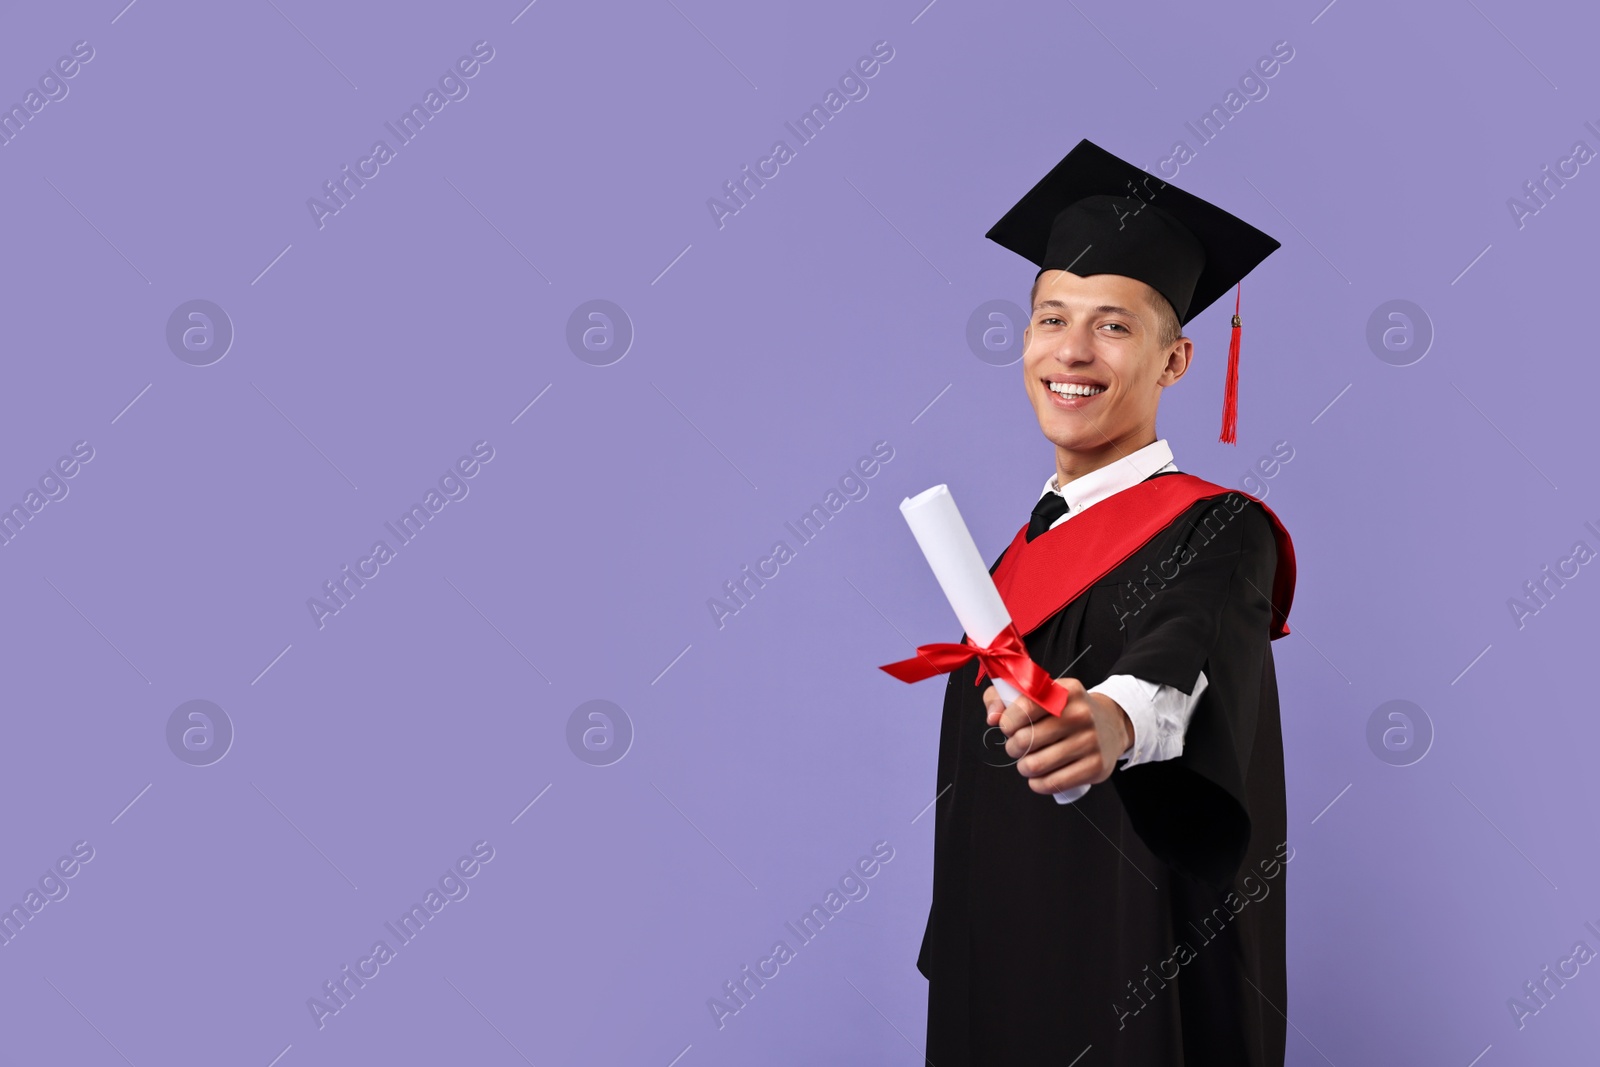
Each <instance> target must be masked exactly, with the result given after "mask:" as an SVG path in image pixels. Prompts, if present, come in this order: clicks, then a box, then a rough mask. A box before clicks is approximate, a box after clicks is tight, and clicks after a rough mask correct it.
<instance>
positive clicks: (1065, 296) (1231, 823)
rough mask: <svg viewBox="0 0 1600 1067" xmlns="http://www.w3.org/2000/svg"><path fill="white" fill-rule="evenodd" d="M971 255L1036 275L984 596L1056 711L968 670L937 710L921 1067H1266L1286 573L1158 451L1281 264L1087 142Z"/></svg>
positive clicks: (1279, 1055)
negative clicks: (1060, 704)
mask: <svg viewBox="0 0 1600 1067" xmlns="http://www.w3.org/2000/svg"><path fill="white" fill-rule="evenodd" d="M988 236H989V237H990V238H991V239H993V240H995V241H997V242H998V243H1000V244H1001V245H1003V246H1005V247H1007V248H1009V249H1012V250H1013V251H1016V252H1018V253H1019V254H1021V255H1023V256H1024V257H1025V258H1027V259H1028V260H1030V261H1031V262H1033V263H1035V264H1037V265H1038V266H1039V268H1040V270H1039V273H1038V275H1037V276H1036V278H1035V282H1034V288H1033V293H1032V299H1031V320H1030V324H1029V326H1028V328H1027V330H1026V331H1025V333H1024V334H1023V342H1024V352H1023V358H1022V370H1023V385H1024V388H1025V389H1026V391H1027V394H1028V398H1029V400H1030V401H1031V403H1032V404H1033V409H1034V412H1035V414H1036V415H1037V416H1038V419H1039V426H1040V429H1042V430H1043V431H1044V435H1045V437H1046V438H1048V439H1049V440H1050V441H1051V442H1052V443H1053V444H1054V446H1055V473H1054V474H1053V475H1052V476H1051V478H1050V479H1049V481H1048V482H1047V483H1046V484H1045V486H1044V491H1043V494H1042V496H1041V498H1040V500H1039V503H1038V505H1037V506H1036V507H1035V508H1034V510H1033V516H1032V518H1031V520H1030V521H1029V523H1028V525H1027V526H1026V527H1025V528H1023V529H1022V530H1019V531H1018V533H1017V535H1016V537H1015V538H1014V539H1013V541H1012V543H1011V545H1010V546H1009V547H1008V548H1007V549H1006V551H1005V552H1004V553H1003V554H1002V556H1001V558H1000V560H999V561H998V562H997V563H996V566H995V568H994V570H993V572H992V573H993V574H994V577H995V582H996V585H997V586H998V587H999V589H1000V592H1001V595H1002V597H1003V598H1004V600H1005V602H1006V605H1007V607H1008V608H1009V609H1010V611H1011V615H1012V618H1013V621H1014V622H1015V623H1016V624H1017V628H1018V630H1019V631H1020V632H1021V633H1022V634H1023V635H1024V641H1025V643H1026V645H1027V649H1028V652H1029V655H1030V656H1031V657H1032V658H1033V660H1034V661H1035V662H1036V663H1038V664H1039V665H1040V666H1041V667H1043V668H1044V669H1045V670H1046V671H1047V672H1049V674H1050V675H1051V677H1053V678H1055V679H1056V681H1055V683H1054V684H1055V685H1057V686H1059V687H1060V688H1061V689H1064V690H1065V691H1066V705H1065V709H1064V710H1063V712H1062V713H1061V714H1060V715H1059V716H1056V715H1053V714H1051V713H1048V712H1046V711H1045V709H1043V708H1041V707H1040V706H1039V705H1038V704H1036V703H1034V702H1033V701H1032V700H1030V699H1029V698H1028V697H1027V696H1021V697H1018V698H1017V700H1016V701H1015V702H1014V703H1012V704H1011V705H1010V706H1009V707H1007V706H1004V705H1003V703H1002V701H1001V700H1000V698H999V697H998V696H997V695H996V694H995V691H994V688H993V686H992V685H990V684H989V683H988V679H987V677H984V678H983V679H982V682H983V684H982V685H979V684H976V683H977V682H978V681H979V673H980V671H979V669H980V664H979V662H977V661H973V662H969V663H968V664H967V665H966V666H964V667H961V668H958V669H957V670H955V671H954V672H953V673H952V674H951V676H950V678H949V681H948V683H947V687H946V693H945V702H944V717H943V724H942V729H941V733H940V739H939V771H938V796H939V800H938V801H937V804H936V811H937V815H936V824H935V852H934V891H933V904H932V908H931V911H930V914H929V918H928V925H927V930H926V933H925V935H924V938H923V943H922V949H921V952H920V953H919V956H918V959H917V967H918V970H920V971H921V972H922V974H923V975H924V976H925V977H926V978H927V979H928V982H929V986H928V1046H927V1059H928V1061H929V1062H931V1063H933V1064H935V1065H936V1067H961V1065H963V1064H996V1065H1007V1067H1010V1065H1033V1064H1045V1063H1050V1064H1061V1065H1066V1064H1075V1065H1077V1067H1099V1065H1130V1067H1131V1065H1138V1067H1151V1065H1167V1064H1172V1065H1177V1064H1189V1065H1193V1064H1208V1065H1210V1064H1216V1065H1225V1067H1244V1065H1250V1067H1257V1065H1264V1064H1272V1065H1275V1067H1281V1065H1282V1063H1283V1057H1284V1034H1285V1022H1286V1017H1285V1015H1284V1013H1285V1012H1286V1011H1287V1010H1288V1003H1287V996H1286V981H1285V963H1284V882H1285V877H1284V865H1285V864H1286V863H1287V862H1288V861H1289V860H1290V859H1291V858H1292V856H1293V852H1292V850H1290V849H1289V848H1288V845H1287V842H1286V826H1285V810H1284V780H1283V750H1282V738H1281V734H1280V728H1279V720H1278V696H1277V684H1276V680H1275V676H1274V674H1273V663H1272V652H1271V649H1270V647H1269V645H1270V641H1271V640H1272V639H1273V638H1275V637H1280V636H1283V635H1284V634H1286V633H1287V632H1288V627H1287V625H1286V622H1285V620H1286V618H1287V615H1288V610H1289V603H1290V600H1291V599H1292V595H1293V586H1294V556H1293V549H1292V546H1291V544H1290V542H1289V537H1288V535H1287V533H1285V532H1284V530H1283V528H1282V526H1281V525H1280V524H1279V523H1278V520H1277V519H1276V517H1275V516H1273V515H1272V513H1271V512H1270V511H1269V510H1268V509H1267V508H1266V507H1265V505H1263V504H1261V503H1260V502H1259V501H1256V500H1254V498H1251V497H1249V496H1247V495H1246V494H1242V493H1238V492H1231V493H1230V492H1229V491H1228V490H1226V489H1224V488H1223V487H1221V486H1217V485H1213V484H1211V483H1209V482H1204V481H1201V480H1200V479H1198V478H1194V477H1192V476H1190V475H1186V474H1181V473H1178V471H1177V468H1176V466H1175V464H1174V463H1173V461H1172V453H1171V451H1170V449H1169V448H1168V446H1167V442H1166V441H1164V440H1159V439H1158V438H1157V437H1156V410H1157V406H1158V403H1159V401H1160V398H1161V393H1162V390H1164V389H1166V388H1167V387H1168V386H1171V385H1173V384H1175V383H1176V382H1178V381H1179V380H1180V379H1181V378H1182V377H1183V376H1184V373H1185V372H1186V371H1187V370H1188V369H1189V365H1190V359H1191V356H1192V355H1193V351H1194V347H1193V344H1192V342H1191V341H1190V340H1189V339H1188V338H1186V337H1183V336H1182V324H1183V323H1185V322H1187V321H1188V320H1189V319H1191V318H1192V317H1193V316H1195V315H1196V314H1198V313H1199V312H1200V311H1201V310H1203V309H1204V308H1205V307H1207V306H1208V305H1210V304H1211V303H1213V302H1214V301H1215V300H1216V299H1217V298H1218V297H1219V296H1221V295H1223V294H1224V293H1226V292H1227V290H1228V289H1230V288H1233V287H1234V286H1235V284H1236V283H1237V282H1238V280H1239V279H1240V278H1242V277H1243V276H1244V275H1245V274H1246V273H1248V272H1249V271H1250V270H1251V269H1252V268H1253V267H1254V266H1255V265H1256V264H1257V263H1259V262H1260V261H1261V260H1262V259H1265V258H1266V256H1267V255H1269V254H1270V253H1271V252H1272V251H1273V250H1274V249H1276V248H1277V247H1278V243H1277V242H1276V241H1274V240H1273V239H1272V238H1270V237H1268V236H1267V235H1266V234H1264V233H1261V232H1260V231H1259V230H1256V229H1254V228H1253V227H1251V226H1249V225H1247V224H1246V223H1244V222H1242V221H1240V220H1239V219H1237V218H1234V217H1233V216H1231V215H1229V214H1227V213H1226V212H1224V211H1222V210H1220V209H1218V208H1216V207H1214V206H1212V205H1210V204H1207V203H1205V202H1204V201H1202V200H1199V199H1198V198H1196V197H1193V196H1191V195H1189V194H1187V193H1185V192H1183V191H1182V190H1180V189H1177V188H1176V187H1174V186H1172V185H1169V184H1167V183H1164V182H1161V181H1158V180H1156V179H1154V178H1152V177H1150V176H1149V175H1147V174H1145V173H1144V172H1143V171H1141V170H1139V169H1138V168H1136V167H1133V166H1131V165H1130V164H1127V163H1125V162H1123V161H1122V160H1120V159H1117V158H1116V157H1115V156H1112V155H1110V154H1109V153H1107V152H1105V151H1104V150H1102V149H1100V148H1098V147H1097V146H1095V145H1093V144H1090V143H1089V142H1088V141H1084V142H1082V143H1081V144H1079V145H1078V146H1077V147H1076V148H1075V149H1073V151H1072V152H1071V153H1070V154H1069V155H1068V156H1067V157H1066V158H1065V159H1064V160H1062V162H1061V163H1060V164H1059V165H1057V166H1056V168H1055V169H1053V170H1052V171H1051V172H1050V174H1049V175H1048V176H1046V177H1045V179H1044V180H1042V181H1041V182H1040V183H1039V184H1038V185H1037V186H1035V188H1034V189H1033V190H1032V191H1030V192H1029V193H1028V195H1027V196H1025V197H1024V198H1023V199H1022V200H1021V201H1020V202H1019V203H1018V204H1017V205H1016V206H1015V207H1014V208H1012V209H1011V211H1010V212H1008V213H1007V214H1006V216H1005V217H1004V218H1002V219H1001V220H1000V221H999V222H998V223H996V224H995V226H994V227H993V228H992V229H991V230H990V231H989V233H988ZM1234 324H1235V329H1236V330H1237V325H1238V319H1237V317H1235V319H1234ZM1235 336H1236V337H1237V333H1236V334H1235ZM1236 353H1237V349H1236V348H1235V349H1234V351H1233V354H1232V356H1231V361H1233V362H1234V363H1235V366H1234V367H1232V368H1230V373H1229V403H1228V410H1227V414H1226V415H1225V429H1224V439H1227V440H1231V439H1232V427H1231V421H1232V413H1233V410H1234V408H1233V396H1234V388H1235V386H1234V383H1235V381H1236V359H1237V356H1236ZM1085 784H1088V785H1090V786H1091V788H1090V789H1089V791H1088V793H1087V794H1086V795H1084V796H1083V797H1082V798H1081V799H1079V800H1077V801H1076V802H1075V803H1071V804H1063V803H1057V802H1056V800H1055V798H1054V797H1053V796H1051V795H1050V794H1055V793H1061V792H1064V791H1067V790H1071V789H1073V788H1074V787H1077V786H1081V785H1085ZM1076 1057H1081V1058H1076Z"/></svg>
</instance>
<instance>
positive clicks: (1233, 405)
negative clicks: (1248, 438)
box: [1217, 282, 1244, 445]
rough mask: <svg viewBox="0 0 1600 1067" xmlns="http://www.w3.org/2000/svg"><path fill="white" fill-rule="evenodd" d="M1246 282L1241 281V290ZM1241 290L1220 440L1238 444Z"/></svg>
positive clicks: (1236, 294) (1235, 305)
mask: <svg viewBox="0 0 1600 1067" xmlns="http://www.w3.org/2000/svg"><path fill="white" fill-rule="evenodd" d="M1243 288H1244V284H1243V283H1242V282H1241V283H1240V285H1239V290H1240V291H1242V290H1243ZM1240 291H1235V292H1234V295H1233V337H1232V338H1231V339H1230V340H1229V341H1228V383H1227V385H1225V386H1224V387H1223V392H1222V436H1220V437H1218V438H1217V440H1218V441H1222V442H1224V443H1225V444H1230V445H1232V444H1238V433H1237V431H1238V426H1239V325H1240V323H1239V296H1240Z"/></svg>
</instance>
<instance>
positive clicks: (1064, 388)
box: [1048, 382, 1106, 396]
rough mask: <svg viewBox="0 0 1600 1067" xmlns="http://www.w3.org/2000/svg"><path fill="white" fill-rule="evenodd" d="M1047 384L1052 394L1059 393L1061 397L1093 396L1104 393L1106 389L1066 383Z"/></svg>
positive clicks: (1101, 386) (1098, 386) (1100, 386)
mask: <svg viewBox="0 0 1600 1067" xmlns="http://www.w3.org/2000/svg"><path fill="white" fill-rule="evenodd" d="M1048 384H1049V386H1050V391H1051V392H1052V393H1060V394H1061V395H1062V396H1094V395H1095V394H1096V393H1103V392H1105V391H1106V387H1105V386H1103V385H1073V384H1071V383H1068V382H1050V383H1048Z"/></svg>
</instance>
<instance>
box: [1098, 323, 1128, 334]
mask: <svg viewBox="0 0 1600 1067" xmlns="http://www.w3.org/2000/svg"><path fill="white" fill-rule="evenodd" d="M1104 325H1105V326H1107V327H1110V328H1111V329H1113V330H1121V331H1122V332H1123V333H1127V332H1128V328H1127V327H1126V326H1124V325H1122V323H1120V322H1108V323H1105V324H1104Z"/></svg>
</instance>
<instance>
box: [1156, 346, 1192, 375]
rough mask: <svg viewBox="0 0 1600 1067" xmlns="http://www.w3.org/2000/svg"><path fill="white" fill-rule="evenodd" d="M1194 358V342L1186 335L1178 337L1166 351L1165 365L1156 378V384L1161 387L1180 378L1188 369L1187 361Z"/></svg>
mask: <svg viewBox="0 0 1600 1067" xmlns="http://www.w3.org/2000/svg"><path fill="white" fill-rule="evenodd" d="M1193 358H1194V342H1193V341H1191V340H1189V339H1188V338H1187V337H1180V338H1178V340H1177V341H1176V342H1175V343H1174V344H1173V346H1172V348H1171V349H1170V350H1168V352H1167V361H1166V365H1165V366H1164V367H1163V368H1162V370H1161V376H1160V377H1159V378H1157V379H1156V384H1157V385H1159V386H1162V387H1163V388H1164V387H1166V386H1169V385H1171V384H1173V383H1174V382H1176V381H1177V380H1178V379H1179V378H1182V377H1183V376H1184V375H1185V374H1186V373H1188V370H1189V363H1190V361H1191V360H1192V359H1193Z"/></svg>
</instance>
